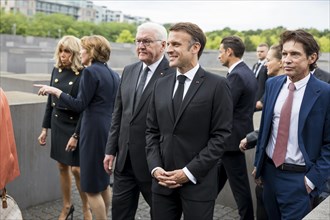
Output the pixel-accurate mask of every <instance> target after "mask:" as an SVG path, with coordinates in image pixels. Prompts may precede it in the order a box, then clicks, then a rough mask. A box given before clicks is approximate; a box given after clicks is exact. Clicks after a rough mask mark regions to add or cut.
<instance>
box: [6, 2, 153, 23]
mask: <svg viewBox="0 0 330 220" xmlns="http://www.w3.org/2000/svg"><path fill="white" fill-rule="evenodd" d="M0 8H1V10H3V11H5V12H11V13H22V14H24V15H26V16H33V15H35V14H36V13H38V12H42V13H45V14H52V13H60V14H65V15H69V16H72V17H74V18H75V19H76V20H78V21H89V22H94V23H100V22H127V23H136V24H141V23H143V22H146V21H150V19H149V18H145V17H140V16H131V15H125V14H123V13H122V12H121V11H112V10H110V9H108V8H107V7H106V6H98V5H95V4H94V3H93V1H90V0H79V1H77V0H14V1H13V0H0Z"/></svg>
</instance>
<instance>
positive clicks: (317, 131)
mask: <svg viewBox="0 0 330 220" xmlns="http://www.w3.org/2000/svg"><path fill="white" fill-rule="evenodd" d="M286 79H287V77H286V75H281V76H276V77H272V78H270V79H269V80H268V81H267V83H266V96H265V104H264V108H263V112H262V118H261V125H260V130H259V138H258V143H257V151H256V159H255V166H256V167H257V173H256V178H258V177H260V175H262V168H263V165H264V163H265V158H266V157H267V155H266V152H265V150H266V147H267V144H268V139H269V136H270V134H271V129H272V120H273V112H274V106H275V102H276V99H277V96H278V94H279V92H280V90H281V88H282V86H283V84H284V83H285V81H286ZM298 123H299V127H298V134H297V135H298V142H299V149H300V150H301V152H302V154H303V157H304V160H305V163H306V166H307V173H306V176H307V178H308V179H309V180H310V181H312V183H313V184H314V185H315V186H316V189H317V190H320V189H321V188H322V187H321V186H322V185H323V184H324V182H325V181H326V179H327V177H328V176H329V169H330V86H329V85H328V84H326V83H324V82H322V81H320V80H318V79H316V78H315V77H314V76H313V75H311V78H310V80H309V81H308V83H307V86H306V90H305V94H304V97H303V100H302V103H301V109H300V114H299V121H298Z"/></svg>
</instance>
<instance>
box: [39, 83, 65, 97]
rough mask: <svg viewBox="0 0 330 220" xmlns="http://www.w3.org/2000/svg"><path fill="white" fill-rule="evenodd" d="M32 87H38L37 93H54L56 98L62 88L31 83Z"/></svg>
mask: <svg viewBox="0 0 330 220" xmlns="http://www.w3.org/2000/svg"><path fill="white" fill-rule="evenodd" d="M33 86H34V87H37V88H39V91H38V95H43V96H44V95H48V94H50V95H55V96H56V97H57V98H59V97H60V95H61V93H62V90H60V89H58V88H55V87H53V86H47V85H42V84H33Z"/></svg>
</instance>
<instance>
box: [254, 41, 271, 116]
mask: <svg viewBox="0 0 330 220" xmlns="http://www.w3.org/2000/svg"><path fill="white" fill-rule="evenodd" d="M268 50H269V46H268V44H266V43H261V44H259V45H258V47H257V57H258V62H257V63H255V64H254V65H253V67H252V71H253V73H254V74H255V77H256V79H257V82H258V90H257V94H256V101H255V104H256V106H255V110H256V111H259V110H261V109H262V102H261V98H262V96H263V94H264V92H265V83H266V80H267V79H268V74H267V67H266V66H265V63H266V56H267V52H268Z"/></svg>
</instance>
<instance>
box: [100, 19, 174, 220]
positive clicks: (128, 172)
mask: <svg viewBox="0 0 330 220" xmlns="http://www.w3.org/2000/svg"><path fill="white" fill-rule="evenodd" d="M166 40H167V31H166V29H165V28H164V27H163V26H161V25H158V24H155V23H144V24H142V25H140V26H139V27H138V29H137V34H136V39H135V44H136V52H137V55H138V58H139V60H140V61H139V62H137V63H134V64H131V65H128V66H126V67H125V68H124V70H123V74H122V77H121V83H120V87H119V90H118V93H117V97H116V103H115V108H114V112H113V120H112V124H111V129H110V132H109V136H108V142H107V146H106V152H105V154H106V156H105V158H104V169H105V170H106V171H107V172H108V173H109V174H112V172H113V170H112V169H113V168H114V166H113V165H114V164H113V163H114V159H115V157H116V166H115V170H114V183H113V198H112V219H114V220H118V219H120V220H129V219H132V220H133V219H134V217H135V213H136V209H137V207H138V201H139V194H140V192H141V193H142V195H143V197H144V199H145V200H146V202H147V203H148V204H149V206H151V176H150V172H149V171H148V166H147V161H146V155H145V146H146V142H145V130H146V116H147V109H148V104H149V100H150V97H151V93H152V90H153V85H154V83H155V81H156V80H157V79H159V78H162V77H164V76H165V75H167V74H168V73H170V72H173V71H174V70H172V71H171V68H169V65H168V61H167V59H166V58H165V57H164V54H165V48H166ZM146 67H148V69H146ZM143 84H144V85H143ZM142 91H143V92H142Z"/></svg>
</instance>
